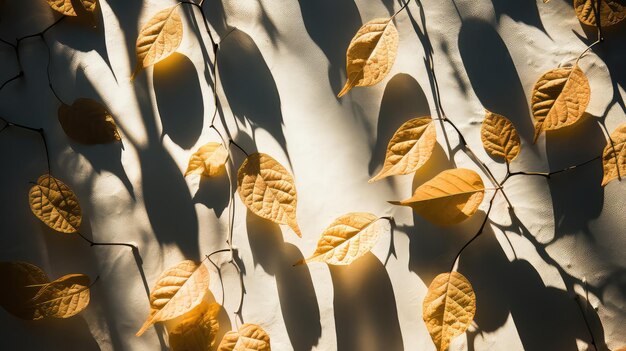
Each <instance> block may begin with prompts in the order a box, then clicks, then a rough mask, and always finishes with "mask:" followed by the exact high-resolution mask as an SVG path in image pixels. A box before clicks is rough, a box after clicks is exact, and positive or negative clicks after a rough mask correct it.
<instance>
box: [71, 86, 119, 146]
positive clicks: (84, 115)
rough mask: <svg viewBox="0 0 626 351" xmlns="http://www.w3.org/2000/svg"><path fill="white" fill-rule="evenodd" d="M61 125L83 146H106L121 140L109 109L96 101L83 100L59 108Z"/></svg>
mask: <svg viewBox="0 0 626 351" xmlns="http://www.w3.org/2000/svg"><path fill="white" fill-rule="evenodd" d="M59 123H61V127H63V131H65V134H67V136H69V137H70V138H72V139H73V140H74V141H76V142H79V143H81V144H88V145H90V144H104V143H111V142H114V141H118V140H121V138H120V134H119V132H118V131H117V125H116V124H115V120H114V119H113V116H112V115H111V113H110V112H109V111H108V109H107V108H106V107H105V106H104V105H102V104H101V103H99V102H98V101H96V100H92V99H86V98H81V99H77V100H76V101H74V103H73V104H72V105H71V106H68V105H65V104H62V105H61V107H59Z"/></svg>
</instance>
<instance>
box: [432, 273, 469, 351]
mask: <svg viewBox="0 0 626 351" xmlns="http://www.w3.org/2000/svg"><path fill="white" fill-rule="evenodd" d="M475 314H476V295H475V294H474V289H472V284H470V282H469V281H468V280H467V278H465V277H464V276H463V275H462V274H461V273H459V272H452V273H442V274H439V275H438V276H437V277H435V279H434V280H433V282H432V283H430V286H429V287H428V293H426V297H425V298H424V304H423V317H424V322H426V328H427V329H428V332H429V333H430V336H431V337H432V339H433V342H434V343H435V346H436V347H437V350H438V351H445V350H446V349H448V346H450V340H451V339H452V338H454V337H456V336H459V335H461V334H463V333H464V332H465V331H466V330H467V328H468V327H469V326H470V324H471V323H472V320H473V319H474V315H475Z"/></svg>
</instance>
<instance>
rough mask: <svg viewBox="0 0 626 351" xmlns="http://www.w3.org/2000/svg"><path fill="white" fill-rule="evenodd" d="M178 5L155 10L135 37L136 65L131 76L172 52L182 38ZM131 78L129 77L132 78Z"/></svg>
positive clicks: (181, 24) (181, 23)
mask: <svg viewBox="0 0 626 351" xmlns="http://www.w3.org/2000/svg"><path fill="white" fill-rule="evenodd" d="M177 8H178V5H175V6H172V7H168V8H166V9H164V10H161V11H159V12H157V13H156V14H155V15H154V17H152V18H151V19H150V20H149V21H148V23H146V24H145V25H144V26H143V28H141V31H140V32H139V36H138V37H137V45H136V51H137V67H136V68H135V71H134V72H133V76H132V78H134V77H135V75H137V73H139V71H141V69H142V68H146V67H149V66H152V65H154V64H156V63H157V62H159V61H161V60H164V59H166V58H167V57H168V56H169V55H171V54H172V53H174V51H176V49H178V46H179V45H180V42H181V41H182V39H183V22H182V21H181V18H180V14H179V13H178V11H176V10H177ZM132 78H131V79H132Z"/></svg>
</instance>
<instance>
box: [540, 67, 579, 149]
mask: <svg viewBox="0 0 626 351" xmlns="http://www.w3.org/2000/svg"><path fill="white" fill-rule="evenodd" d="M590 95H591V88H590V87H589V80H588V79H587V77H586V76H585V73H583V71H582V70H581V69H580V67H578V65H575V66H573V67H562V68H556V69H553V70H550V71H548V72H546V73H544V75H543V76H541V78H539V80H538V81H537V83H536V84H535V87H534V88H533V93H532V101H531V105H532V110H533V117H534V119H535V139H534V142H536V141H537V138H538V137H539V135H540V134H541V133H542V132H543V131H546V130H557V129H561V128H563V127H567V126H569V125H572V124H574V123H576V122H578V121H579V120H580V118H581V117H582V116H583V113H584V112H585V110H586V109H587V105H588V104H589V98H590Z"/></svg>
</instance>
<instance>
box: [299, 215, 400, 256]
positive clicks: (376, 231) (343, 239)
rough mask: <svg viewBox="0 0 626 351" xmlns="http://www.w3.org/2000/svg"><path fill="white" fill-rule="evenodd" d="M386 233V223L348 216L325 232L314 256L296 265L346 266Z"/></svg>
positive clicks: (358, 216) (357, 216)
mask: <svg viewBox="0 0 626 351" xmlns="http://www.w3.org/2000/svg"><path fill="white" fill-rule="evenodd" d="M385 230H387V231H388V230H389V222H388V221H386V220H384V221H383V220H380V218H378V217H376V216H375V215H373V214H371V213H363V212H354V213H347V214H345V215H343V216H341V217H339V218H337V219H335V221H334V222H333V223H332V224H331V225H330V226H329V227H328V228H326V230H324V232H323V233H322V237H321V238H320V240H319V241H318V242H317V249H315V252H314V253H313V255H311V257H309V258H307V259H306V260H301V261H299V262H297V264H302V263H309V262H326V263H328V264H333V265H348V264H350V263H352V262H353V261H354V260H356V259H357V258H359V257H361V256H363V255H364V254H366V253H368V252H369V251H370V250H371V249H372V248H373V247H374V245H376V242H377V241H378V238H379V237H380V234H381V233H383V232H384V231H385Z"/></svg>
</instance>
